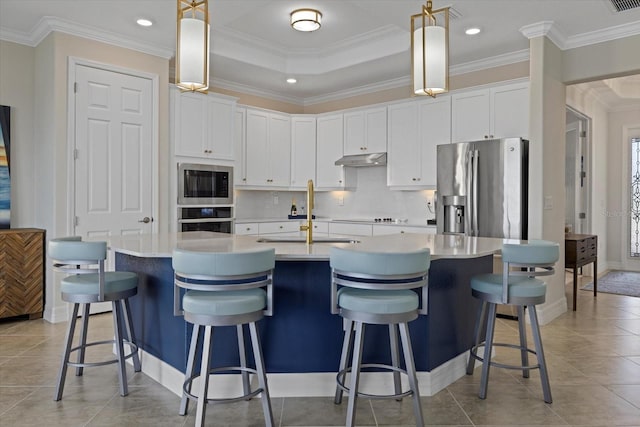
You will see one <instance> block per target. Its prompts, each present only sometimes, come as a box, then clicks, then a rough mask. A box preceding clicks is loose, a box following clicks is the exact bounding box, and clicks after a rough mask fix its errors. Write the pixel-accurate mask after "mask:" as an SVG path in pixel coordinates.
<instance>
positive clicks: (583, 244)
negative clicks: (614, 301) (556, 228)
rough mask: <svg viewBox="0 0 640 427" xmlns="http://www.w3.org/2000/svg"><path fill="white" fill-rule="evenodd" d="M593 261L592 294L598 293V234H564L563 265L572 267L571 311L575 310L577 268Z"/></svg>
mask: <svg viewBox="0 0 640 427" xmlns="http://www.w3.org/2000/svg"><path fill="white" fill-rule="evenodd" d="M589 263H593V296H594V297H595V296H597V295H598V236H596V235H593V234H565V235H564V266H565V268H572V269H573V311H575V310H576V294H577V291H578V269H579V268H581V267H583V266H585V265H587V264H589Z"/></svg>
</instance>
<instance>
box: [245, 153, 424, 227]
mask: <svg viewBox="0 0 640 427" xmlns="http://www.w3.org/2000/svg"><path fill="white" fill-rule="evenodd" d="M356 173H357V182H358V185H357V187H356V188H355V189H354V191H329V192H316V200H315V209H314V211H313V212H314V215H316V216H321V217H326V218H343V219H344V218H352V219H353V218H364V219H369V218H386V217H388V218H402V219H408V220H410V221H412V222H416V223H418V222H423V223H424V224H426V222H427V219H431V218H435V209H434V210H433V212H434V213H432V212H429V210H428V208H427V203H426V202H427V198H433V190H418V191H391V190H389V188H388V187H387V168H386V167H384V166H373V167H362V168H357V169H356ZM274 196H277V201H278V204H277V205H275V204H274ZM293 197H295V199H296V203H297V207H298V211H299V213H300V214H302V213H303V212H306V211H304V210H302V209H301V208H302V207H304V206H305V205H306V193H304V192H289V191H276V192H274V191H248V190H239V191H236V217H237V218H240V219H247V218H280V219H286V217H287V215H288V214H289V209H290V208H291V199H292V198H293ZM341 199H342V205H341V204H340V200H341Z"/></svg>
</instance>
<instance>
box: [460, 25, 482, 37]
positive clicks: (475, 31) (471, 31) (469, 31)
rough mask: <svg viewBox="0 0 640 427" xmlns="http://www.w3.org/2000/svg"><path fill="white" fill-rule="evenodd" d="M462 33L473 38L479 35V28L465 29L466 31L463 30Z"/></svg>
mask: <svg viewBox="0 0 640 427" xmlns="http://www.w3.org/2000/svg"><path fill="white" fill-rule="evenodd" d="M464 33H465V34H466V35H468V36H475V35H476V34H479V33H480V28H478V27H471V28H467V29H466V30H464Z"/></svg>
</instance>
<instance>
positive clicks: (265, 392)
mask: <svg viewBox="0 0 640 427" xmlns="http://www.w3.org/2000/svg"><path fill="white" fill-rule="evenodd" d="M249 331H250V333H251V345H252V346H253V358H254V359H255V363H256V371H258V384H259V386H260V388H261V389H262V396H261V397H260V398H261V400H262V411H263V412H264V419H265V425H266V426H267V427H273V412H272V410H271V399H270V396H269V387H268V386H267V374H266V372H265V369H264V360H263V359H262V347H261V346H260V337H259V335H258V331H257V328H256V323H255V322H251V323H249Z"/></svg>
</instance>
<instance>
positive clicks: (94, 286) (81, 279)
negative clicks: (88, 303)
mask: <svg viewBox="0 0 640 427" xmlns="http://www.w3.org/2000/svg"><path fill="white" fill-rule="evenodd" d="M104 279H105V287H104V293H105V294H112V293H118V292H123V291H128V290H131V289H135V288H136V287H137V286H138V276H137V275H136V274H135V273H131V272H128V271H108V272H105V274H104ZM60 289H61V290H62V292H63V293H65V294H72V295H98V274H97V273H90V274H76V275H74V276H68V277H65V278H64V279H62V281H61V282H60Z"/></svg>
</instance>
